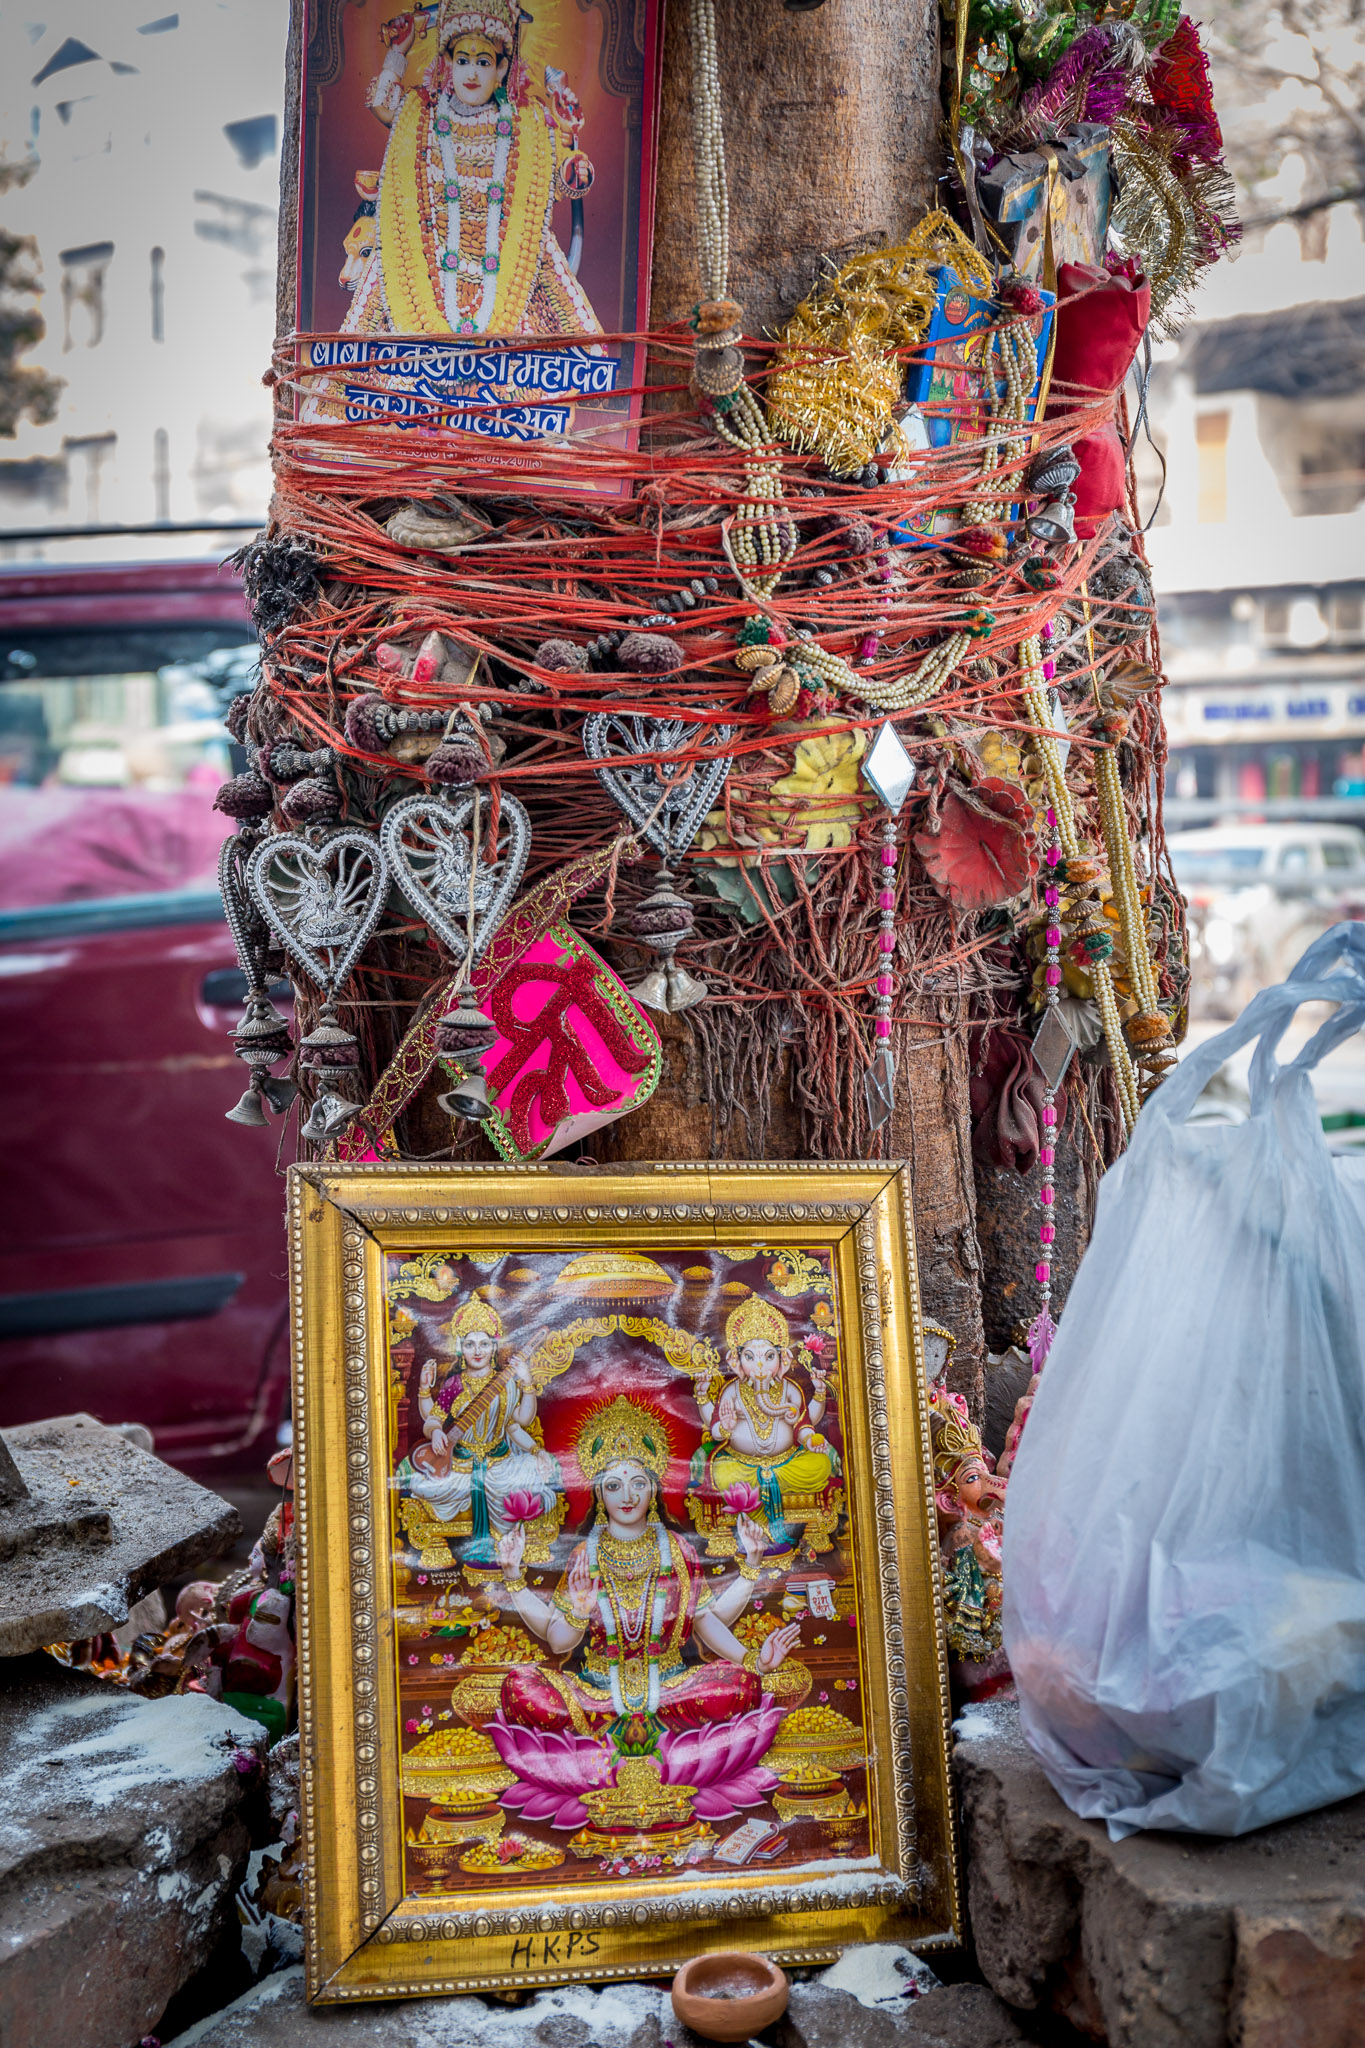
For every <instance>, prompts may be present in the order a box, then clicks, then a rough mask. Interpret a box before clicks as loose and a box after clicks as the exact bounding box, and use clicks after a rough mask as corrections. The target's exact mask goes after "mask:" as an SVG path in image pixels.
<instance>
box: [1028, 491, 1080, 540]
mask: <svg viewBox="0 0 1365 2048" xmlns="http://www.w3.org/2000/svg"><path fill="white" fill-rule="evenodd" d="M1075 506H1076V501H1075V499H1074V498H1073V497H1072V495H1071V493H1070V491H1064V492H1063V493H1062V495H1061V497H1060V498H1050V499H1049V500H1048V502H1047V504H1046V505H1044V506H1042V507H1041V509H1040V510H1039V511H1037V512H1035V513H1033V515H1032V516H1031V518H1030V519H1029V520H1028V522H1027V523H1028V530H1029V532H1030V534H1031V535H1032V536H1033V538H1034V540H1041V541H1046V542H1047V543H1048V544H1049V545H1051V544H1053V543H1055V542H1057V541H1072V540H1075V538H1076V516H1075Z"/></svg>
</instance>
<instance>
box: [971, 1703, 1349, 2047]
mask: <svg viewBox="0 0 1365 2048" xmlns="http://www.w3.org/2000/svg"><path fill="white" fill-rule="evenodd" d="M958 1727H959V1731H960V1732H959V1739H958V1744H957V1752H956V1767H957V1775H958V1783H959V1787H960V1789H961V1795H962V1809H963V1834H964V1854H965V1858H966V1867H967V1898H968V1910H969V1913H970V1918H971V1929H972V1936H973V1940H974V1942H975V1945H976V1955H977V1960H978V1962H979V1964H980V1967H981V1971H982V1974H983V1975H984V1976H985V1978H986V1981H987V1983H988V1984H990V1985H991V1986H992V1988H993V1989H994V1990H995V1991H997V1992H998V1993H999V1995H1000V1996H1001V1997H1002V1998H1003V1999H1005V2000H1007V2001H1008V2003H1009V2004H1011V2005H1013V2006H1017V2007H1022V2008H1024V2009H1025V2010H1026V2011H1038V2012H1043V2013H1046V2012H1051V2013H1055V2014H1058V2015H1060V2016H1061V2017H1062V2018H1064V2019H1066V2020H1067V2021H1069V2022H1070V2023H1071V2025H1073V2026H1074V2027H1076V2028H1077V2030H1078V2031H1079V2032H1080V2033H1082V2034H1083V2035H1086V2036H1088V2037H1089V2038H1090V2039H1092V2040H1095V2041H1105V2042H1107V2043H1108V2044H1109V2048H1224V2044H1228V2048H1234V2044H1235V2048H1308V2044H1310V2043H1311V2044H1312V2048H1361V2044H1362V2043H1365V1795H1363V1796H1361V1797H1360V1798H1357V1799H1349V1800H1346V1801H1344V1802H1343V1803H1342V1804H1340V1805H1338V1806H1331V1807H1325V1808H1323V1809H1322V1810H1321V1811H1320V1812H1317V1813H1310V1814H1304V1815H1302V1816H1300V1817H1299V1818H1298V1819H1295V1820H1288V1821H1282V1822H1280V1823H1278V1824H1277V1825H1276V1826H1274V1827H1270V1828H1262V1829H1260V1830H1258V1831H1257V1832H1256V1833H1255V1834H1251V1835H1243V1836H1239V1837H1237V1838H1235V1839H1230V1840H1222V1839H1218V1838H1215V1837H1213V1836H1195V1835H1178V1834H1145V1835H1133V1836H1130V1837H1129V1839H1128V1840H1127V1841H1124V1842H1111V1841H1110V1839H1109V1836H1108V1833H1107V1831H1106V1830H1105V1828H1104V1827H1103V1825H1102V1824H1101V1823H1100V1822H1098V1821H1088V1820H1081V1819H1079V1818H1078V1817H1077V1816H1076V1815H1075V1814H1073V1813H1072V1812H1071V1811H1070V1809H1069V1808H1068V1807H1066V1806H1065V1805H1064V1804H1063V1803H1062V1801H1061V1799H1059V1798H1058V1796H1057V1794H1056V1793H1055V1792H1054V1791H1053V1789H1052V1787H1051V1785H1049V1783H1048V1781H1047V1779H1046V1778H1045V1777H1044V1775H1043V1772H1042V1770H1041V1768H1040V1766H1039V1765H1038V1763H1037V1761H1036V1760H1035V1758H1034V1757H1033V1755H1032V1753H1031V1751H1030V1750H1029V1749H1028V1747H1027V1745H1026V1744H1025V1742H1024V1739H1023V1736H1022V1734H1021V1732H1020V1728H1019V1713H1018V1707H1017V1705H1016V1704H1015V1703H1014V1702H1013V1701H1006V1700H990V1701H987V1702H986V1703H984V1704H982V1705H976V1706H973V1707H972V1708H971V1709H970V1712H969V1713H968V1715H967V1716H966V1717H964V1720H963V1721H962V1722H959V1724H958Z"/></svg>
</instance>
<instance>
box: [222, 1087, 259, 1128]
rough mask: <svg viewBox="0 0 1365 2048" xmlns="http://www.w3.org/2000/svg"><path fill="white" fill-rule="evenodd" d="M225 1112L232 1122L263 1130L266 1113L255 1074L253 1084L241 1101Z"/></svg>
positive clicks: (228, 1119)
mask: <svg viewBox="0 0 1365 2048" xmlns="http://www.w3.org/2000/svg"><path fill="white" fill-rule="evenodd" d="M223 1114H224V1116H225V1117H226V1118H227V1121H228V1122H229V1123H230V1124H245V1125H246V1127H247V1129H248V1130H261V1129H263V1128H264V1126H265V1122H266V1114H265V1110H264V1109H263V1108H262V1106H261V1096H260V1090H259V1089H258V1087H257V1085H256V1077H255V1075H254V1074H253V1076H252V1079H251V1086H250V1087H249V1088H248V1089H247V1091H246V1094H245V1095H244V1096H243V1097H242V1099H241V1101H240V1102H238V1103H236V1104H235V1105H234V1106H233V1108H231V1109H228V1110H224V1112H223Z"/></svg>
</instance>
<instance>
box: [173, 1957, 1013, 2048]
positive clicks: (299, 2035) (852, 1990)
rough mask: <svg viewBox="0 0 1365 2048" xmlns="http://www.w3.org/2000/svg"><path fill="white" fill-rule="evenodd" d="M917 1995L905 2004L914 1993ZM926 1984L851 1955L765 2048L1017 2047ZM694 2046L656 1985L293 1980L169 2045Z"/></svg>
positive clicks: (814, 1984) (896, 1960) (969, 1991)
mask: <svg viewBox="0 0 1365 2048" xmlns="http://www.w3.org/2000/svg"><path fill="white" fill-rule="evenodd" d="M921 1985H923V1986H926V1987H928V1988H927V1989H925V1990H924V1991H923V1992H922V1994H921V1995H919V1996H915V1995H914V1994H915V1991H916V1989H917V1987H918V1986H921ZM934 1986H935V1979H934V1978H933V1976H932V1975H931V1974H930V1973H929V1972H928V1971H927V1970H926V1969H925V1967H924V1965H923V1964H922V1963H920V1962H918V1961H917V1960H916V1958H915V1957H914V1956H912V1955H910V1954H908V1953H907V1951H906V1950H904V1949H898V1948H890V1947H876V1948H867V1949H861V1950H850V1951H849V1953H848V1954H847V1955H845V1956H844V1957H843V1959H842V1961H840V1962H838V1963H836V1964H835V1965H834V1967H833V1968H832V1969H829V1970H825V1971H823V1972H822V1973H821V1974H820V1975H819V1976H818V1977H815V1978H813V1979H811V1980H810V1981H808V1982H806V1983H799V1984H793V1986H792V1997H791V2005H790V2006H789V2008H788V2010H787V2014H786V2016H785V2018H783V2019H782V2020H779V2021H778V2023H777V2025H776V2026H775V2027H770V2028H768V2029H767V2031H766V2032H765V2033H763V2034H761V2035H760V2036H759V2037H758V2038H759V2041H760V2043H761V2044H763V2048H824V2044H826V2043H828V2044H830V2048H892V2044H895V2048H1015V2044H1016V2043H1021V2042H1023V2041H1025V2040H1026V2038H1027V2037H1026V2035H1025V2034H1024V2033H1023V2032H1022V2031H1021V2030H1020V2028H1019V2025H1018V2022H1017V2021H1016V2020H1015V2018H1014V2016H1013V2015H1012V2014H1011V2013H1010V2012H1009V2011H1008V2009H1007V2008H1006V2007H1005V2006H1003V2005H1002V2004H1001V2002H1000V2000H999V1999H997V1998H996V1997H995V1995H994V1993H992V1992H990V1991H988V1990H987V1989H986V1988H985V1986H984V1985H980V1984H955V1985H940V1986H938V1987H937V1988H934ZM305 2036H306V2037H307V2038H308V2039H313V2038H314V2037H316V2039H317V2040H318V2042H319V2043H320V2044H323V2048H326V2044H333V2043H334V2044H335V2048H343V2044H344V2048H700V2044H699V2042H698V2037H697V2036H696V2035H695V2034H692V2033H689V2032H688V2030H687V2028H686V2027H682V2026H679V2024H678V2022H677V2020H676V2019H675V2018H674V2016H673V2007H672V2004H671V2003H670V2000H669V1996H668V1993H667V1991H666V1990H663V1989H661V1988H660V1987H659V1986H658V1985H656V1984H608V1985H605V1986H604V1987H602V1988H601V1989H600V1990H599V1989H597V1988H596V1987H595V1986H591V1985H578V1984H573V1985H566V1986H564V1987H563V1988H562V1989H560V1990H554V1991H540V1992H537V1993H536V1994H535V1996H534V1997H533V1998H530V1999H528V2000H527V2002H526V2004H525V2005H521V2006H507V2005H503V2004H501V2003H499V2002H498V2001H497V2000H496V1999H491V1998H490V1999H483V1998H420V1999H411V2000H405V2001H404V2002H402V2003H401V2004H393V2005H384V2004H375V2005H364V2006H354V2005H345V2006H327V2005H322V2006H317V2007H315V2008H314V2010H313V2012H312V2014H311V2015H310V2014H309V2013H308V2012H307V2011H306V2009H305V2005H304V1995H303V1971H302V1970H301V1969H294V1970H283V1971H281V1972H280V1973H279V1975H278V1976H274V1977H267V1978H266V1979H265V1981H264V1982H263V1983H261V1984H258V1985H257V1986H256V1988H255V1989H254V1990H253V1991H249V1992H247V1994H246V1995H245V1997H243V1998H239V1999H238V2000H237V2001H236V2003H235V2004H233V2005H230V2006H228V2007H227V2008H226V2009H225V2010H224V2011H223V2012H220V2013H216V2014H214V2015H213V2016H212V2017H211V2018H210V2019H206V2020H201V2021H200V2023H199V2024H198V2026H195V2027H191V2028H190V2029H189V2031H188V2032H187V2033H184V2034H181V2035H179V2036H178V2037H177V2039H176V2040H175V2042H174V2043H168V2044H167V2048H297V2044H298V2042H299V2041H300V2040H301V2039H303V2038H304V2037H305Z"/></svg>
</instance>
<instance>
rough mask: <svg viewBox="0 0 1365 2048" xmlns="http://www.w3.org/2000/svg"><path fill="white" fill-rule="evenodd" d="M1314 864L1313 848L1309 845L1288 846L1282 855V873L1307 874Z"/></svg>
mask: <svg viewBox="0 0 1365 2048" xmlns="http://www.w3.org/2000/svg"><path fill="white" fill-rule="evenodd" d="M1312 865H1313V855H1312V849H1311V848H1310V847H1307V846H1286V847H1285V849H1284V851H1283V853H1282V854H1281V855H1280V873H1281V874H1282V875H1306V874H1307V872H1308V870H1309V868H1311V867H1312Z"/></svg>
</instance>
